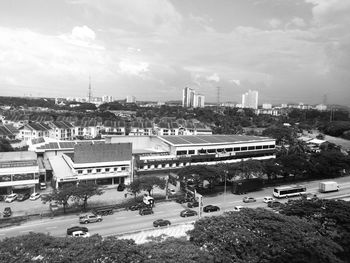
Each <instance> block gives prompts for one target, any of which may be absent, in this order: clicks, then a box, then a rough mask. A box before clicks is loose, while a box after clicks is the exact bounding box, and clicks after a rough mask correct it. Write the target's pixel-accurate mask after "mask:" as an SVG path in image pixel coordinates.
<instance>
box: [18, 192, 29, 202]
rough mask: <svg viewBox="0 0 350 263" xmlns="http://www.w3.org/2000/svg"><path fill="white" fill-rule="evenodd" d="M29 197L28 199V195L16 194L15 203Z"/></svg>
mask: <svg viewBox="0 0 350 263" xmlns="http://www.w3.org/2000/svg"><path fill="white" fill-rule="evenodd" d="M29 197H30V193H23V194H18V196H17V201H24V200H27V199H29Z"/></svg>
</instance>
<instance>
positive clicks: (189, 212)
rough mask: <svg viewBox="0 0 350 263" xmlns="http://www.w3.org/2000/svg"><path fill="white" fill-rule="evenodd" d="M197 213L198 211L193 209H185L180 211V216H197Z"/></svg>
mask: <svg viewBox="0 0 350 263" xmlns="http://www.w3.org/2000/svg"><path fill="white" fill-rule="evenodd" d="M196 215H197V212H196V211H194V210H191V209H185V210H183V211H181V213H180V216H182V217H188V216H196Z"/></svg>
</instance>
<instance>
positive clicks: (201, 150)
mask: <svg viewBox="0 0 350 263" xmlns="http://www.w3.org/2000/svg"><path fill="white" fill-rule="evenodd" d="M198 153H199V154H203V153H207V151H206V150H204V149H200V150H198Z"/></svg>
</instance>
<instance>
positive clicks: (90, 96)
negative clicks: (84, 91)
mask: <svg viewBox="0 0 350 263" xmlns="http://www.w3.org/2000/svg"><path fill="white" fill-rule="evenodd" d="M91 99H92V94H91V75H89V103H91Z"/></svg>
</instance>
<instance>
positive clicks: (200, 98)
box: [193, 94, 205, 108]
mask: <svg viewBox="0 0 350 263" xmlns="http://www.w3.org/2000/svg"><path fill="white" fill-rule="evenodd" d="M204 101H205V97H204V95H200V94H198V95H194V103H193V108H204Z"/></svg>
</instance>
